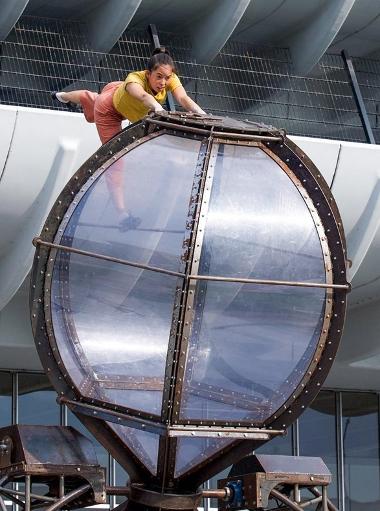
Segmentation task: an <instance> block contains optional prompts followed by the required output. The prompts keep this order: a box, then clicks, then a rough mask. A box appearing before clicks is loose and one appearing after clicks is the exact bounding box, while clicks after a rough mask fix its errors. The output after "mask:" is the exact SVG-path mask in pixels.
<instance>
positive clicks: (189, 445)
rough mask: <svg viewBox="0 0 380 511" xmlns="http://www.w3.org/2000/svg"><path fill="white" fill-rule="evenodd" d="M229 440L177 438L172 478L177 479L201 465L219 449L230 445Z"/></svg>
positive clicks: (230, 441)
mask: <svg viewBox="0 0 380 511" xmlns="http://www.w3.org/2000/svg"><path fill="white" fill-rule="evenodd" d="M233 441H234V439H232V440H231V439H229V438H219V439H217V440H216V439H214V438H207V437H205V438H202V437H200V438H186V437H182V438H178V439H177V453H176V460H175V469H174V477H179V476H180V475H182V474H184V473H185V472H187V471H188V470H190V469H192V468H193V467H195V465H198V464H199V463H202V462H203V461H205V460H206V459H207V458H209V457H210V456H212V455H213V454H214V453H216V452H217V451H219V450H220V449H224V448H225V447H226V446H227V445H228V444H231V443H232V442H233Z"/></svg>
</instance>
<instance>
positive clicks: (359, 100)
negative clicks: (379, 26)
mask: <svg viewBox="0 0 380 511" xmlns="http://www.w3.org/2000/svg"><path fill="white" fill-rule="evenodd" d="M341 55H342V59H343V62H344V66H345V68H346V71H347V74H348V76H349V79H350V83H351V88H352V92H353V96H354V99H355V103H356V107H357V109H358V114H359V117H360V120H361V123H362V126H363V130H364V133H365V138H366V139H367V142H368V143H369V144H376V140H375V137H374V134H373V131H372V127H371V123H370V121H369V117H368V114H367V110H366V107H365V104H364V100H363V96H362V92H361V90H360V85H359V82H358V79H357V77H356V73H355V68H354V64H353V62H352V58H351V57H350V55H349V54H348V52H347V50H342V51H341Z"/></svg>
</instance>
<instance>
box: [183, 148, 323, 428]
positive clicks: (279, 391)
mask: <svg viewBox="0 0 380 511" xmlns="http://www.w3.org/2000/svg"><path fill="white" fill-rule="evenodd" d="M199 273H200V274H209V275H221V276H227V277H240V278H260V279H276V280H277V279H278V280H292V281H312V282H325V266H324V260H323V255H322V251H321V245H320V240H319V236H318V233H317V231H316V228H315V225H314V221H313V219H312V217H311V214H310V212H309V209H308V208H307V206H306V204H305V202H304V200H303V198H302V196H301V195H300V193H299V191H298V189H297V188H296V186H295V185H294V183H293V182H292V181H291V179H290V178H289V177H288V175H287V174H286V173H285V172H284V171H283V170H282V168H281V167H280V166H279V165H277V163H275V162H274V161H273V160H272V159H271V158H270V157H269V156H268V155H267V154H266V153H264V152H263V151H262V150H260V149H259V148H250V147H241V146H240V147H239V146H228V145H225V146H220V147H219V151H218V156H217V158H216V164H215V169H214V180H213V184H212V191H211V198H210V201H209V211H208V216H207V222H206V227H205V236H204V241H203V246H202V252H201V257H200V264H199ZM324 304H325V290H324V289H320V288H306V287H290V286H273V285H253V284H241V283H226V282H225V283H223V282H210V281H209V282H207V281H201V282H199V281H198V283H197V287H196V292H195V302H194V309H195V319H194V322H193V326H192V332H191V337H190V343H189V351H188V357H187V362H186V369H185V383H184V391H183V399H182V403H181V411H180V417H181V419H200V420H219V421H223V422H226V421H229V420H245V419H246V420H248V421H254V422H258V423H263V422H264V421H265V420H266V419H267V418H268V417H269V416H270V415H272V414H273V413H274V412H275V411H276V410H277V409H278V408H279V407H280V406H281V405H282V404H283V403H284V402H285V401H286V399H287V398H288V397H289V396H290V395H291V393H292V392H293V391H294V390H295V388H296V387H297V386H298V384H299V382H300V380H301V379H302V377H303V376H304V373H305V370H306V368H307V367H308V365H309V363H310V361H311V358H312V356H313V353H314V352H315V349H316V346H317V343H318V340H319V336H320V331H321V326H322V320H323V315H324Z"/></svg>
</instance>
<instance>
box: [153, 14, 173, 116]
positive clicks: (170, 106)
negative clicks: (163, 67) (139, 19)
mask: <svg viewBox="0 0 380 511" xmlns="http://www.w3.org/2000/svg"><path fill="white" fill-rule="evenodd" d="M148 32H149V35H150V37H151V39H152V46H153V50H155V49H156V48H160V47H161V44H160V38H159V36H158V31H157V27H156V25H153V24H151V25H149V26H148ZM166 108H167V109H168V110H169V112H175V103H174V99H173V95H172V93H171V92H168V94H167V96H166Z"/></svg>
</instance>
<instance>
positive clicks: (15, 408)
mask: <svg viewBox="0 0 380 511" xmlns="http://www.w3.org/2000/svg"><path fill="white" fill-rule="evenodd" d="M12 424H18V374H17V373H12Z"/></svg>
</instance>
